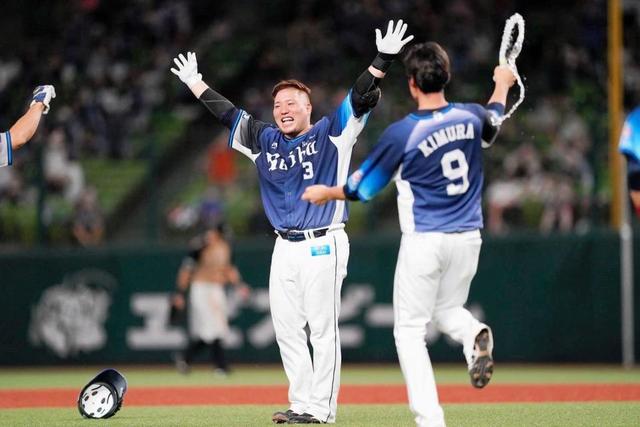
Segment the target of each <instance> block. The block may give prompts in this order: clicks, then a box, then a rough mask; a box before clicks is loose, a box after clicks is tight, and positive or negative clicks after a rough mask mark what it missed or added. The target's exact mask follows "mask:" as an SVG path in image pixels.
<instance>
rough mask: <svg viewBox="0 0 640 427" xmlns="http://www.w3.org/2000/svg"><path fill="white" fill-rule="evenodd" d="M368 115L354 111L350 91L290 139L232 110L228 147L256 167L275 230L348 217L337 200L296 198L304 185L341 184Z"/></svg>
mask: <svg viewBox="0 0 640 427" xmlns="http://www.w3.org/2000/svg"><path fill="white" fill-rule="evenodd" d="M368 115H369V114H368V113H367V114H364V115H362V116H361V117H356V116H355V115H354V111H353V106H352V103H351V93H349V94H348V95H347V96H346V97H345V99H344V100H343V101H342V103H341V104H340V106H339V107H338V108H337V110H336V111H335V112H334V113H333V114H332V115H330V116H325V117H322V118H321V119H320V120H319V121H318V122H317V123H315V124H314V125H313V127H312V128H311V129H310V130H309V131H308V132H306V133H305V134H303V135H300V136H298V137H296V138H293V139H290V138H288V137H286V136H285V135H284V134H283V133H282V132H281V131H280V130H279V129H278V128H277V126H275V125H273V124H269V123H264V122H260V121H258V120H256V119H254V118H253V117H251V115H250V114H248V113H247V112H246V111H244V110H241V109H236V110H235V111H233V113H232V115H231V118H232V121H233V124H232V126H231V133H230V135H229V146H231V147H232V148H234V149H236V150H238V151H239V152H241V153H242V154H244V155H245V156H247V157H248V158H249V159H251V160H252V161H253V162H254V163H255V165H256V167H257V168H258V177H259V181H260V193H261V197H262V203H263V205H264V210H265V212H266V214H267V218H268V219H269V221H270V222H271V225H273V227H274V228H276V229H277V230H282V231H284V230H308V229H314V228H322V227H327V226H329V225H331V224H338V223H343V222H345V221H346V220H347V216H348V212H347V208H346V204H345V202H344V201H342V200H339V201H333V202H330V203H327V204H325V205H323V206H316V205H313V204H311V203H309V202H307V201H303V200H301V199H300V198H301V197H302V193H303V192H304V190H305V188H307V187H308V186H309V185H313V184H325V185H330V186H334V185H344V184H345V182H346V180H347V175H348V173H349V162H350V160H351V151H352V148H353V145H354V144H355V142H356V138H357V136H358V135H359V134H360V132H362V129H363V128H364V125H365V124H366V121H367V118H368Z"/></svg>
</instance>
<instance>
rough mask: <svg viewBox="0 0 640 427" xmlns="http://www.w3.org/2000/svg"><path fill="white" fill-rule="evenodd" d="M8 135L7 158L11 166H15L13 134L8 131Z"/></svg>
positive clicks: (6, 133)
mask: <svg viewBox="0 0 640 427" xmlns="http://www.w3.org/2000/svg"><path fill="white" fill-rule="evenodd" d="M5 135H6V139H7V157H8V159H9V164H10V165H11V164H13V149H12V147H11V132H9V131H6V132H5Z"/></svg>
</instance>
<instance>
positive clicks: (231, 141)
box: [227, 109, 244, 147]
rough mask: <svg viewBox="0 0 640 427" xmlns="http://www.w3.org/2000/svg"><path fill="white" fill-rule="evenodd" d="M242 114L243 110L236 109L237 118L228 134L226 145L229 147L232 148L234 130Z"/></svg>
mask: <svg viewBox="0 0 640 427" xmlns="http://www.w3.org/2000/svg"><path fill="white" fill-rule="evenodd" d="M242 113H244V110H240V109H238V117H236V119H235V120H234V122H233V127H232V128H231V132H229V143H228V144H227V145H228V146H229V147H231V146H233V136H234V135H235V133H236V128H237V127H238V123H240V118H241V117H242Z"/></svg>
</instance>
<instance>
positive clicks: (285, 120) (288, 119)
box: [280, 117, 293, 123]
mask: <svg viewBox="0 0 640 427" xmlns="http://www.w3.org/2000/svg"><path fill="white" fill-rule="evenodd" d="M280 121H281V122H282V123H286V122H292V121H293V117H283V118H282V119H281V120H280Z"/></svg>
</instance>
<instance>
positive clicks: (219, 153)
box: [207, 135, 236, 186]
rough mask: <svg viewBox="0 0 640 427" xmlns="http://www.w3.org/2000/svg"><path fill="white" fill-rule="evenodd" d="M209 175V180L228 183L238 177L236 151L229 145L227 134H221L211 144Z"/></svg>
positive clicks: (223, 183)
mask: <svg viewBox="0 0 640 427" xmlns="http://www.w3.org/2000/svg"><path fill="white" fill-rule="evenodd" d="M208 155H209V157H208V165H207V175H208V178H209V182H210V183H211V184H216V185H222V186H224V185H228V184H230V183H232V182H233V181H234V180H235V179H236V168H235V163H234V151H233V150H229V148H228V147H227V136H226V135H221V136H220V137H218V138H216V139H215V140H214V141H213V143H211V145H210V146H209V152H208Z"/></svg>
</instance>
